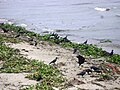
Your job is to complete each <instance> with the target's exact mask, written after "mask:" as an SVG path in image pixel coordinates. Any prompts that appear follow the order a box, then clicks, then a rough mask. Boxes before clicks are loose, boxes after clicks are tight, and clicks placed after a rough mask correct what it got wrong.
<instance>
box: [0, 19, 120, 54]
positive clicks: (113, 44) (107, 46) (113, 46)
mask: <svg viewBox="0 0 120 90" xmlns="http://www.w3.org/2000/svg"><path fill="white" fill-rule="evenodd" d="M0 22H1V23H9V24H14V22H13V21H12V20H9V19H5V18H0ZM16 26H22V27H25V28H26V27H27V28H29V26H28V25H26V24H24V23H21V24H20V23H19V24H16ZM29 29H30V31H33V32H35V29H33V28H32V27H31V28H29ZM31 29H33V30H31ZM46 30H47V29H46ZM56 30H57V29H55V30H53V31H52V32H54V33H58V34H60V32H58V30H57V31H56ZM59 31H63V32H66V31H64V30H59ZM67 31H69V29H68V30H67ZM45 32H46V31H45ZM49 33H51V30H50V31H49V29H48V30H47V33H42V34H43V35H44V34H49ZM38 34H39V33H38ZM96 34H97V33H96ZM65 35H67V34H65ZM65 35H64V36H65ZM68 38H70V40H71V41H72V42H75V43H82V42H84V41H85V40H87V39H88V43H89V44H94V45H97V47H99V48H102V49H103V50H105V51H107V52H110V51H111V50H114V53H115V54H120V42H119V43H118V40H111V39H97V38H96V39H93V38H85V37H82V38H80V40H79V42H78V41H76V40H72V39H73V38H71V36H69V35H68ZM107 40H109V41H110V42H104V41H107ZM102 41H103V42H102Z"/></svg>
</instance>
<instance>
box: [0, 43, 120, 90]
mask: <svg viewBox="0 0 120 90" xmlns="http://www.w3.org/2000/svg"><path fill="white" fill-rule="evenodd" d="M9 46H10V47H12V48H16V49H19V50H20V52H21V54H23V55H24V56H26V57H28V58H32V59H37V60H40V61H44V63H46V64H49V62H50V61H52V60H53V59H54V58H55V57H58V60H57V62H56V65H55V66H56V67H58V69H59V70H60V71H61V73H62V75H63V76H64V77H66V78H67V79H68V81H67V85H66V89H64V90H78V88H79V89H82V90H119V89H120V77H118V78H117V79H116V80H105V81H97V80H96V79H98V77H97V75H96V73H92V74H90V75H88V74H86V75H84V77H82V76H78V75H76V74H78V73H79V72H80V71H82V70H84V69H87V68H89V67H90V66H92V65H98V64H100V63H103V61H104V58H99V59H90V58H88V57H86V61H87V62H85V63H84V64H83V65H82V66H79V65H78V63H77V58H76V55H77V53H76V54H73V49H69V48H67V49H66V48H62V47H60V46H57V45H53V44H51V43H48V42H44V41H41V42H40V43H39V45H37V47H35V46H33V45H29V44H28V43H25V42H22V43H20V44H9ZM9 77H11V78H9ZM14 77H15V78H14ZM24 77H25V74H22V73H20V74H13V73H12V74H5V73H2V74H0V85H1V87H2V88H4V87H5V85H6V83H7V86H6V88H5V89H4V90H17V89H18V87H20V86H22V85H23V84H24V85H29V84H35V83H36V81H32V80H28V79H26V78H24ZM68 83H69V84H68ZM16 84H17V85H16ZM10 88H12V89H10Z"/></svg>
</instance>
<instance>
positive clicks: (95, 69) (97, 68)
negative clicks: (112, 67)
mask: <svg viewBox="0 0 120 90" xmlns="http://www.w3.org/2000/svg"><path fill="white" fill-rule="evenodd" d="M90 68H91V69H92V70H94V72H97V73H101V72H102V71H101V70H100V68H99V67H96V66H91V67H90Z"/></svg>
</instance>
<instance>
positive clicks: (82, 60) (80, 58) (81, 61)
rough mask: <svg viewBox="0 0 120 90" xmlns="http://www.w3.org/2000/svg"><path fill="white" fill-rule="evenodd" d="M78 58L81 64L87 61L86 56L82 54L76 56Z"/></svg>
mask: <svg viewBox="0 0 120 90" xmlns="http://www.w3.org/2000/svg"><path fill="white" fill-rule="evenodd" d="M76 57H77V58H78V63H79V66H80V65H81V64H83V63H84V62H85V58H84V57H83V56H81V55H78V56H76Z"/></svg>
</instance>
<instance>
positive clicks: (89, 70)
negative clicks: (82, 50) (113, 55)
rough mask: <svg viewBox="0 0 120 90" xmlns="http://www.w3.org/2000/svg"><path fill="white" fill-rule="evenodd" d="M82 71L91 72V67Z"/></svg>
mask: <svg viewBox="0 0 120 90" xmlns="http://www.w3.org/2000/svg"><path fill="white" fill-rule="evenodd" d="M84 71H86V72H87V73H88V74H90V73H92V70H91V69H85V70H84Z"/></svg>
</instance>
